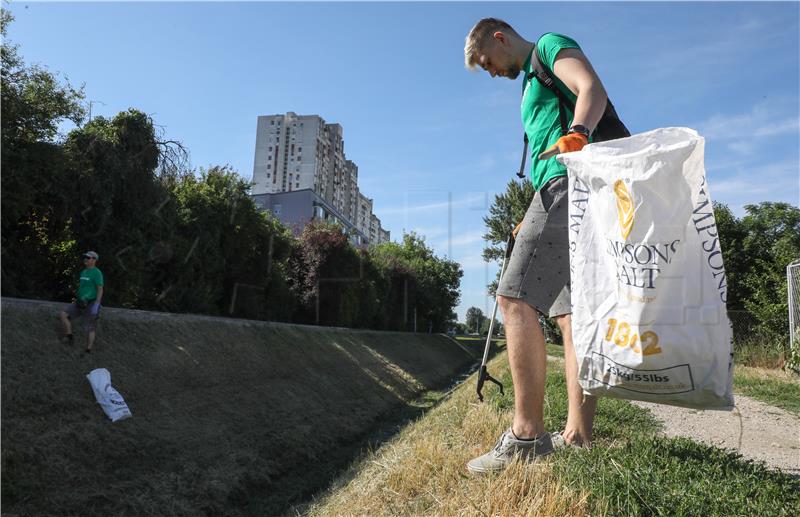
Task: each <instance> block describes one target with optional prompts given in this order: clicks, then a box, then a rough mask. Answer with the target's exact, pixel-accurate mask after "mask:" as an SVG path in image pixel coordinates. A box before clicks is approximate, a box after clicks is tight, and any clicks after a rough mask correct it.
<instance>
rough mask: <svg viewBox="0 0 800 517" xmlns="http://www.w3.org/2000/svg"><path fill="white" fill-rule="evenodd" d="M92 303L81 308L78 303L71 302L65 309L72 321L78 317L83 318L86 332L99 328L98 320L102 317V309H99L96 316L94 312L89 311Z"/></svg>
mask: <svg viewBox="0 0 800 517" xmlns="http://www.w3.org/2000/svg"><path fill="white" fill-rule="evenodd" d="M92 303H94V302H92ZM92 303H90V304H89V305H87V306H86V307H84V308H80V307H78V304H77V303H75V302H72V303H71V304H69V305H67V308H66V309H64V312H66V313H67V317H69V319H70V320H71V321H75V320H76V319H77V318H82V319H81V328H83V331H84V332H93V331H94V330H96V329H97V320H98V319H99V318H100V311H97V315H96V316H95V315H92V313H91V312H89V307H91V306H92Z"/></svg>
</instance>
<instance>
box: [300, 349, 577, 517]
mask: <svg viewBox="0 0 800 517" xmlns="http://www.w3.org/2000/svg"><path fill="white" fill-rule="evenodd" d="M559 365H560V362H552V363H551V368H559V367H560V366H559ZM490 371H491V372H492V374H493V375H495V376H497V377H498V378H501V377H503V376H505V375H507V371H508V362H507V359H506V355H505V354H502V355H501V356H499V357H498V358H496V359H495V360H493V361H492V362H491V363H490ZM490 389H491V388H490ZM510 420H511V410H510V409H507V408H498V407H496V406H494V405H493V404H492V403H491V402H488V403H482V404H479V403H476V399H475V393H474V384H473V383H472V382H469V383H466V384H462V385H461V386H459V387H458V388H457V389H456V390H455V391H454V392H453V393H452V394H451V395H450V396H449V397H448V398H447V399H445V400H444V401H443V402H442V403H441V404H440V405H438V406H437V407H436V408H434V409H433V410H431V411H430V412H429V413H428V414H427V415H426V416H425V418H423V419H420V420H418V421H416V422H414V423H413V424H412V425H409V426H408V427H406V429H404V430H403V431H402V432H401V433H400V434H399V435H398V436H397V437H396V438H395V439H393V440H392V441H391V442H389V443H387V444H386V445H385V446H384V447H382V448H381V449H380V450H378V451H372V452H370V453H368V454H366V455H365V456H364V458H363V459H362V460H360V462H358V463H356V464H354V465H353V466H352V467H351V469H350V470H349V471H348V472H347V473H346V474H345V475H343V476H342V477H341V478H340V479H339V480H338V481H337V482H336V483H335V484H334V485H333V486H332V487H331V489H330V490H328V491H327V492H326V493H325V494H324V495H322V496H320V497H319V498H318V499H317V500H316V501H314V502H312V503H311V504H309V505H307V506H306V507H304V508H296V509H295V513H308V514H309V515H314V516H337V517H338V516H344V515H588V514H589V513H590V512H589V506H588V504H587V495H586V494H585V493H580V492H576V491H573V490H571V489H570V488H568V487H567V486H566V484H564V483H562V482H561V480H560V479H559V478H558V476H556V475H554V474H553V470H552V468H551V464H550V462H549V461H548V460H544V461H541V462H536V463H533V464H525V463H522V462H515V463H514V464H512V465H511V466H510V467H509V468H508V469H506V470H505V471H503V472H502V473H499V474H494V475H486V476H476V475H471V474H469V473H468V472H467V470H466V467H465V465H466V462H467V461H469V460H470V459H471V458H472V457H475V456H478V455H480V454H483V453H484V452H486V451H487V450H488V449H489V448H490V447H491V446H492V445H493V444H494V442H495V440H496V439H497V438H498V436H499V435H500V434H501V433H502V432H503V431H504V430H505V428H506V427H507V426H508V422H509V421H510Z"/></svg>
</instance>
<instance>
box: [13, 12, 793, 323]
mask: <svg viewBox="0 0 800 517" xmlns="http://www.w3.org/2000/svg"><path fill="white" fill-rule="evenodd" d="M9 9H10V10H11V12H12V13H13V14H14V15H15V17H16V20H15V22H14V23H13V24H12V25H11V27H10V30H9V38H10V39H11V40H12V41H14V42H16V43H18V44H20V45H21V53H22V55H23V56H24V58H25V60H26V62H27V63H40V64H42V65H45V66H47V67H48V68H49V69H50V70H51V71H54V72H59V73H61V74H63V75H64V76H66V77H67V78H68V79H69V81H70V82H71V83H72V84H73V85H80V84H83V83H85V91H86V95H87V100H91V101H95V104H94V105H93V113H94V114H95V115H105V116H113V115H114V114H116V113H117V112H119V111H121V110H125V109H127V108H129V107H135V108H138V109H140V110H142V111H145V112H146V113H149V114H150V115H151V116H152V117H153V119H154V120H155V122H156V123H157V124H158V125H160V126H162V127H163V128H164V130H165V132H166V135H167V136H168V137H169V138H171V139H176V140H180V141H182V142H183V143H184V144H185V145H186V147H187V148H188V149H189V151H190V152H191V161H192V164H193V166H195V167H201V166H203V167H207V166H210V165H217V164H226V163H227V164H231V165H232V166H233V167H234V168H235V169H236V170H237V171H239V172H240V173H241V174H242V175H243V176H245V177H248V178H250V177H252V168H253V153H254V149H255V130H256V117H257V116H258V115H267V114H276V113H285V112H287V111H294V112H296V113H298V114H303V115H308V114H318V115H320V116H322V117H323V118H324V119H325V120H326V121H328V122H337V123H339V124H341V125H342V126H343V128H344V137H345V154H346V155H347V157H348V158H349V159H351V160H353V161H354V162H355V163H356V164H357V165H358V166H359V187H360V188H361V190H362V192H364V193H365V194H366V195H367V196H369V197H372V198H373V199H374V211H375V213H376V214H377V215H378V217H380V219H381V221H382V224H383V226H384V227H385V228H387V229H389V230H390V231H391V232H392V239H393V240H398V239H400V238H401V236H402V233H403V232H404V231H411V230H414V231H417V232H418V233H420V234H422V235H424V236H425V238H426V241H427V242H428V244H429V245H430V246H432V247H433V248H434V250H435V251H436V253H437V254H438V255H439V256H445V255H447V256H450V257H451V258H453V259H454V260H456V261H458V262H459V263H461V265H462V267H463V269H464V278H463V279H462V284H461V287H462V299H461V304H460V305H459V307H458V309H457V312H458V314H459V318H460V319H461V320H463V318H464V315H465V313H466V310H467V308H468V307H470V306H477V307H480V308H481V309H483V310H484V312H489V311H491V307H492V300H491V299H490V298H488V297H487V296H486V289H485V286H486V284H488V282H489V281H490V280H491V279H493V278H494V277H495V275H496V272H497V270H498V268H499V264H486V263H484V262H483V261H482V259H481V250H482V249H483V247H484V242H483V240H482V235H483V234H484V233H485V226H484V224H483V217H484V216H485V215H486V214H487V213H488V207H489V205H490V203H491V201H492V199H493V198H494V195H495V194H496V193H499V192H503V191H504V190H505V186H506V184H507V183H508V181H509V180H510V179H512V178H513V177H514V172H515V171H516V169H517V168H518V167H519V158H520V152H521V136H522V130H521V124H520V119H519V93H520V84H519V82H517V81H509V80H507V79H502V78H497V79H491V78H490V77H489V76H488V75H487V74H485V73H481V74H475V73H470V72H468V71H467V70H465V69H464V65H463V47H464V37H465V36H466V33H467V32H468V31H469V29H470V28H471V27H472V25H473V24H474V23H475V22H476V21H477V20H478V19H480V18H482V17H485V16H495V17H499V18H503V19H505V20H506V21H508V22H509V23H511V24H512V25H514V26H515V28H516V29H517V30H518V31H519V32H520V33H521V34H522V35H523V36H525V37H527V39H534V38H537V37H538V36H539V35H541V34H542V33H544V32H549V31H553V32H560V33H563V34H567V35H570V36H571V37H573V38H575V39H576V40H577V41H578V43H579V44H580V45H581V46H582V47H583V49H584V51H585V52H586V54H587V55H588V57H589V59H590V60H591V61H592V63H593V65H594V67H595V69H596V70H597V71H598V73H599V75H600V77H601V79H602V80H603V83H604V85H605V87H606V89H607V91H608V92H609V95H610V97H611V99H612V100H613V101H614V104H615V106H616V107H617V110H618V112H619V113H620V115H621V117H622V119H623V120H624V121H625V122H626V124H627V125H628V127H629V128H630V129H631V131H632V132H634V133H636V132H641V131H646V130H650V129H654V128H657V127H666V126H688V127H692V128H694V129H696V130H698V131H699V132H700V134H701V135H703V136H704V137H705V138H706V171H707V175H708V180H709V184H710V189H711V194H712V195H713V198H714V199H715V200H717V201H721V202H723V203H726V204H728V205H729V206H730V207H731V208H732V209H733V210H734V212H735V213H736V214H737V215H740V216H741V215H743V214H744V209H743V207H744V205H745V204H748V203H758V202H761V201H785V202H789V203H792V204H794V205H797V204H798V200H799V198H800V177H799V175H800V172H799V171H800V106H799V104H798V90H799V89H800V79H799V74H800V72H799V66H798V63H799V62H800V55H799V53H800V50H799V49H800V27H799V26H798V23H799V21H800V16H799V14H800V3H797V2H792V3H789V2H784V3H771V4H770V3H764V2H758V3H719V2H713V3H625V2H620V3H521V2H520V3H491V4H490V3H480V2H474V3H456V2H444V3H332V2H330V3H329V2H322V3H255V2H247V3H223V2H217V3H210V2H208V3H159V2H139V3H112V2H105V3H99V2H98V3H40V2H21V1H18V2H14V3H12V4H11V5H10V7H9Z"/></svg>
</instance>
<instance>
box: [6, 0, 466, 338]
mask: <svg viewBox="0 0 800 517" xmlns="http://www.w3.org/2000/svg"><path fill="white" fill-rule="evenodd" d="M11 19H12V18H11V15H10V14H9V13H8V12H7V11H5V10H4V11H2V19H0V21H1V22H2V32H3V35H5V30H6V27H7V24H8V23H9V22H10V21H11ZM2 72H3V82H2V162H3V174H2V196H3V197H2V252H3V260H2V292H3V295H6V296H27V297H44V298H56V299H68V298H69V297H70V296H71V292H72V291H73V290H74V289H75V288H76V278H75V277H76V273H77V271H78V270H79V269H80V267H81V264H80V262H79V256H80V253H81V252H83V251H86V250H88V249H93V250H96V251H98V252H99V253H100V256H101V260H100V262H99V264H98V266H99V267H100V268H101V270H102V271H103V273H104V276H105V278H106V290H105V295H104V303H106V304H109V305H117V306H124V307H137V308H145V309H161V310H170V311H179V312H201V313H207V314H220V315H232V316H240V317H247V318H259V319H271V320H285V321H301V322H306V323H321V324H325V325H336V326H347V327H364V328H381V329H395V330H412V329H413V328H414V322H415V321H416V326H417V329H418V330H420V331H426V332H445V331H447V330H449V329H451V328H453V327H454V326H455V325H456V315H455V313H454V312H453V309H454V308H455V306H456V305H458V300H459V284H460V279H461V276H462V271H461V269H460V267H459V265H458V264H457V263H455V262H453V261H450V260H444V259H440V258H438V257H435V256H434V255H433V251H432V250H431V249H430V248H428V247H427V246H426V244H425V242H424V239H422V238H421V237H419V236H417V235H415V234H410V235H406V236H404V238H403V242H402V243H400V244H397V243H386V244H385V245H380V246H373V247H372V248H371V249H369V250H367V249H363V248H362V249H357V248H355V247H354V246H353V245H352V244H351V243H350V241H349V239H348V237H347V236H346V235H345V234H344V233H343V231H342V229H341V227H339V226H335V225H329V224H327V223H324V222H320V221H314V222H312V223H311V224H309V225H307V226H306V228H305V230H304V231H303V233H302V234H301V235H300V236H299V238H295V237H294V236H293V235H292V234H291V233H290V231H289V230H288V229H287V228H286V227H284V226H283V225H281V224H280V222H279V221H277V220H276V219H275V218H273V217H272V216H271V215H270V214H267V213H265V212H263V211H261V210H260V209H259V208H258V207H257V206H256V205H255V204H254V202H253V200H252V199H251V198H250V196H249V193H250V192H249V188H250V186H249V184H248V182H247V181H245V180H244V179H243V178H242V177H241V176H239V175H238V174H237V173H236V171H234V170H232V169H230V168H229V167H227V166H224V167H219V166H215V167H211V168H209V169H207V170H203V169H201V170H200V171H187V170H186V169H185V166H184V164H185V161H186V160H185V159H186V156H187V153H186V151H185V149H184V148H183V147H182V146H181V144H180V143H179V142H175V141H171V140H165V139H164V137H163V135H161V134H160V133H159V132H158V131H157V130H156V126H155V125H154V123H153V121H152V120H151V118H150V117H149V116H147V115H146V114H145V113H143V112H141V111H139V110H136V109H129V110H128V111H125V112H122V113H119V114H117V115H116V116H115V117H113V118H111V119H106V118H104V117H96V118H94V119H92V120H91V121H89V122H88V123H86V124H85V125H83V126H80V124H81V122H82V121H83V117H84V110H83V108H82V107H81V101H82V100H83V91H82V90H75V89H74V88H72V87H71V86H69V84H68V83H62V82H60V81H59V80H58V79H57V78H56V76H54V75H53V74H51V73H50V72H48V71H47V70H44V69H42V68H40V67H36V66H25V64H24V63H23V61H22V59H21V58H20V56H19V54H18V48H17V47H16V46H14V45H11V44H9V43H8V42H7V41H4V42H3V45H2ZM65 119H69V120H72V121H73V122H74V123H75V124H76V125H78V127H77V128H76V129H74V130H72V131H71V132H70V133H69V134H68V135H67V136H66V137H65V138H63V137H62V138H58V139H57V138H56V137H57V136H58V135H57V128H58V127H59V124H60V123H61V122H62V121H63V120H65Z"/></svg>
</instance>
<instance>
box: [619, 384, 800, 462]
mask: <svg viewBox="0 0 800 517" xmlns="http://www.w3.org/2000/svg"><path fill="white" fill-rule="evenodd" d="M735 397H736V409H735V410H734V411H732V412H726V411H702V410H696V409H686V408H679V407H673V406H665V405H661V404H652V403H649V402H633V403H634V404H636V405H637V406H639V407H643V408H646V409H648V410H650V412H651V413H652V414H653V416H654V417H655V418H656V419H658V420H660V421H661V422H663V423H664V434H665V435H666V436H684V437H686V438H691V439H692V440H695V441H698V442H704V443H708V444H711V445H716V446H717V447H721V448H725V449H733V450H735V451H736V452H738V453H739V454H741V455H742V456H744V457H745V458H747V459H753V460H757V461H764V462H766V463H767V465H769V466H771V467H773V468H778V469H781V470H782V471H784V472H786V473H788V474H794V475H800V416H798V415H795V414H792V413H789V412H788V411H785V410H783V409H780V408H776V407H774V406H770V405H768V404H765V403H763V402H759V401H757V400H754V399H751V398H748V397H745V396H743V395H736V396H735Z"/></svg>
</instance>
